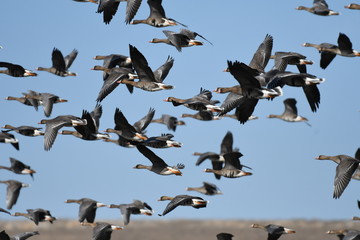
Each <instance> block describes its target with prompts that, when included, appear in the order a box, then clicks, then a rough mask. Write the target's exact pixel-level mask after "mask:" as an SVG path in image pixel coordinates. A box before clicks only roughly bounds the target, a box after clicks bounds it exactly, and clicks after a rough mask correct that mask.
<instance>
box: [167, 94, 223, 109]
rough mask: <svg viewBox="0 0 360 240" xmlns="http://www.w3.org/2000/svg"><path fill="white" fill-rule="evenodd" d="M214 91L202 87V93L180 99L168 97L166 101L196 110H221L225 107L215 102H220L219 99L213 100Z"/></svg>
mask: <svg viewBox="0 0 360 240" xmlns="http://www.w3.org/2000/svg"><path fill="white" fill-rule="evenodd" d="M211 98H212V93H211V92H210V91H209V90H205V89H202V88H200V93H199V94H197V95H195V96H194V97H192V98H187V99H180V98H175V97H168V98H166V99H165V100H164V101H165V102H171V103H172V104H173V106H174V107H177V106H180V105H184V106H185V107H187V108H190V109H192V110H195V111H206V110H208V111H213V112H220V111H222V110H223V109H222V108H221V107H218V106H216V105H215V104H217V103H219V101H217V100H211Z"/></svg>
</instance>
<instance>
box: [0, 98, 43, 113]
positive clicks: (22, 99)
mask: <svg viewBox="0 0 360 240" xmlns="http://www.w3.org/2000/svg"><path fill="white" fill-rule="evenodd" d="M5 100H8V101H18V102H19V103H22V104H24V105H26V106H33V107H34V108H35V110H36V111H37V110H38V105H37V103H36V105H35V106H34V105H33V102H32V101H31V100H32V99H27V98H25V97H13V96H8V97H6V98H5Z"/></svg>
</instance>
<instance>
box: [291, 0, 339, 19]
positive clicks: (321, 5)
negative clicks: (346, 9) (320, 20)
mask: <svg viewBox="0 0 360 240" xmlns="http://www.w3.org/2000/svg"><path fill="white" fill-rule="evenodd" d="M295 9H296V10H305V11H308V12H309V13H313V14H315V15H320V16H331V15H339V14H340V13H339V12H335V11H333V10H330V9H329V6H328V4H327V3H326V1H325V0H314V2H313V6H312V7H311V8H310V7H304V6H298V7H297V8H295Z"/></svg>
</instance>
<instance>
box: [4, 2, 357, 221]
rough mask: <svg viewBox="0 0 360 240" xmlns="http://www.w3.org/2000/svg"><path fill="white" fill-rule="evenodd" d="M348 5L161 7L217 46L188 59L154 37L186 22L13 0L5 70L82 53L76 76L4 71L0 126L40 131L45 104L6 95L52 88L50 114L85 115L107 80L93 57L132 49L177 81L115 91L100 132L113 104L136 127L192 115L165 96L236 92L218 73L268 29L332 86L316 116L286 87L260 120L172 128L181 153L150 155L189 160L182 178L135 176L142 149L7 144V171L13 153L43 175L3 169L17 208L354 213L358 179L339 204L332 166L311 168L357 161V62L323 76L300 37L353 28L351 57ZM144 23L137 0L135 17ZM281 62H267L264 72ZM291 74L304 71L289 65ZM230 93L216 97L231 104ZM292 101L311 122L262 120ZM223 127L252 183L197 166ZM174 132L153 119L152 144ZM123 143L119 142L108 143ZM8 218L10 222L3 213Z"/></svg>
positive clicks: (188, 51) (206, 214) (261, 107)
mask: <svg viewBox="0 0 360 240" xmlns="http://www.w3.org/2000/svg"><path fill="white" fill-rule="evenodd" d="M348 3H350V2H338V1H330V0H329V1H328V4H329V7H330V8H331V9H333V10H335V11H340V12H341V15H340V16H330V17H321V16H315V15H312V14H310V13H308V12H305V11H296V10H295V8H296V7H297V6H298V5H305V6H310V5H312V1H299V0H296V1H285V0H279V1H276V2H274V1H264V0H258V1H234V0H231V1H226V3H221V2H215V1H210V2H207V4H206V5H205V4H204V2H203V1H190V0H185V1H175V2H173V1H166V0H164V1H163V6H164V8H165V11H166V14H167V16H168V17H170V18H174V19H176V20H177V21H179V22H181V23H184V24H186V25H188V28H189V29H190V30H192V31H196V32H198V33H200V34H201V35H203V36H204V37H206V38H207V39H208V40H209V41H211V42H212V43H213V46H212V45H210V44H208V43H207V42H204V46H199V47H192V48H185V49H183V51H182V52H181V53H179V52H177V51H176V49H175V48H174V47H171V46H168V45H165V44H151V43H149V41H150V40H151V39H152V38H155V37H156V38H162V37H163V33H162V30H165V29H166V30H172V31H178V30H179V29H180V28H181V27H168V28H153V27H150V26H147V25H126V24H125V23H124V19H125V17H124V12H125V4H124V3H121V4H120V7H119V9H118V12H117V14H116V15H115V17H114V18H113V20H112V22H111V23H110V24H109V25H105V24H104V23H103V22H102V16H101V15H100V14H97V13H96V10H97V5H95V4H92V3H78V2H74V1H70V0H69V1H60V0H54V1H45V0H34V1H31V2H29V1H21V3H20V4H19V2H16V3H14V2H12V1H6V2H4V3H2V6H1V8H0V16H1V18H2V21H1V22H2V27H1V29H2V34H1V38H0V45H1V46H3V49H1V50H0V56H1V61H6V62H11V63H16V64H20V65H22V66H24V67H25V68H28V69H32V70H35V69H36V67H39V66H43V67H49V66H51V52H52V49H53V48H54V47H56V48H58V49H60V50H61V51H62V53H63V54H64V55H66V54H68V53H69V52H70V51H72V50H73V49H74V48H76V49H77V50H78V51H79V54H78V56H77V58H76V60H75V61H74V63H73V65H72V66H71V69H70V70H71V71H74V72H77V73H78V76H77V77H66V78H62V77H58V76H55V75H51V74H49V73H46V72H38V77H34V78H12V77H10V76H6V75H1V76H0V79H1V82H2V86H3V87H2V88H1V90H0V94H1V95H0V109H1V112H2V117H1V119H0V125H1V126H3V125H5V124H11V125H14V126H20V125H30V126H38V124H37V123H38V122H39V121H40V120H41V119H45V118H46V117H45V116H44V114H43V112H42V109H39V111H38V112H36V111H35V110H34V109H33V108H31V107H27V106H24V105H22V104H20V103H17V102H10V101H5V100H1V99H4V98H5V97H7V96H21V93H22V92H26V91H27V90H30V89H31V90H35V91H38V92H50V93H54V94H57V95H58V96H60V97H62V98H65V99H67V100H68V102H67V103H61V104H57V105H55V106H54V109H53V112H52V116H51V118H53V117H56V116H58V115H66V114H72V115H77V116H81V112H82V110H83V109H86V110H89V111H91V110H92V109H93V108H94V107H95V104H96V102H95V99H96V97H97V94H98V91H99V89H100V87H101V85H102V73H101V72H95V71H91V70H90V68H92V67H93V66H94V65H97V64H101V63H102V62H100V61H96V60H93V59H92V57H94V56H96V55H106V54H111V53H118V54H124V55H129V50H128V45H129V44H131V45H134V46H135V47H136V48H138V50H139V51H141V52H142V53H143V54H144V55H145V57H146V58H147V60H148V62H149V64H150V66H151V67H152V68H153V69H156V68H157V67H158V66H160V65H161V64H163V63H164V62H165V60H166V59H167V57H168V56H169V55H170V56H172V57H173V58H174V59H175V62H174V66H173V68H172V69H171V71H170V73H169V75H168V77H167V78H166V80H165V83H167V84H171V85H174V86H175V88H174V89H172V90H169V91H160V92H145V91H142V90H140V89H135V90H134V93H133V94H129V93H128V91H127V90H126V89H125V86H119V87H117V89H115V90H114V91H113V93H111V94H110V95H109V96H108V97H107V98H106V99H105V100H103V102H102V104H103V116H102V118H101V120H100V130H105V129H106V128H112V127H114V122H113V116H114V112H115V108H117V107H118V108H120V109H121V110H122V111H123V113H124V115H125V116H126V117H127V119H128V121H129V122H130V123H134V122H135V121H137V120H138V119H140V118H141V117H143V116H144V115H145V114H146V113H147V112H148V110H149V108H150V107H153V108H155V109H156V113H155V117H156V118H157V117H160V116H161V114H164V113H166V114H171V115H174V116H177V117H180V116H181V114H182V113H193V112H192V110H189V109H187V108H185V107H183V106H179V107H176V108H175V107H174V106H172V104H171V103H166V102H164V101H163V99H165V98H166V97H169V96H174V97H179V98H188V97H192V96H194V95H196V94H197V93H198V92H199V90H200V88H201V87H202V88H205V89H209V90H214V89H215V88H216V87H220V86H233V85H236V84H237V82H236V81H235V79H234V78H233V77H232V76H231V75H230V74H229V73H224V72H222V70H223V69H224V68H225V67H226V61H227V60H232V61H234V60H239V61H241V62H245V63H249V62H250V60H251V58H252V55H253V54H254V52H255V50H256V49H257V47H258V45H259V44H260V43H261V42H262V41H263V39H264V37H265V35H266V34H270V35H272V36H273V37H274V47H273V52H275V51H294V52H299V53H302V54H304V55H306V56H307V58H308V59H310V60H313V61H314V62H315V64H314V65H312V66H309V67H308V72H309V73H311V74H314V75H316V76H318V77H322V78H325V79H326V81H325V82H324V83H323V84H321V85H319V90H320V92H321V104H320V108H319V110H318V111H317V112H316V113H313V112H311V110H310V107H309V106H308V103H307V101H306V98H305V96H304V94H303V92H302V90H301V89H298V88H291V87H285V88H284V89H283V91H284V96H282V97H279V98H276V99H275V100H274V101H266V100H261V101H260V102H259V103H258V105H257V107H256V109H255V112H254V115H256V116H258V117H259V119H258V120H254V121H250V122H247V123H246V124H245V125H240V124H239V122H237V121H235V120H233V119H222V120H220V121H211V122H202V121H198V120H194V119H187V118H186V119H184V121H186V126H180V127H178V129H177V131H176V132H175V133H173V134H174V136H175V137H174V140H177V141H180V142H182V143H183V147H182V148H180V149H153V151H154V152H155V153H156V154H157V155H158V156H160V157H161V158H163V159H164V160H165V161H166V162H167V163H168V164H169V165H175V164H177V163H184V164H185V166H186V167H185V169H184V170H183V176H182V177H177V176H159V175H156V174H154V173H152V172H149V171H146V170H138V169H133V167H134V166H135V165H136V164H138V163H142V164H145V165H146V164H149V161H148V160H147V159H146V158H144V157H143V156H142V155H141V154H140V153H139V152H138V151H137V150H136V149H125V148H121V147H119V146H116V145H114V144H112V143H106V142H102V141H92V142H90V141H83V140H81V139H77V138H75V137H72V136H58V138H57V139H56V142H55V144H54V145H53V148H52V149H51V151H49V152H45V151H44V150H43V139H42V137H35V138H30V137H25V136H22V135H18V134H16V137H17V138H18V139H19V141H20V151H16V150H15V149H14V148H13V147H12V146H10V145H7V144H6V145H5V144H0V149H1V152H2V154H1V158H0V164H1V165H9V160H8V158H9V157H14V158H16V159H19V160H21V161H23V162H25V163H27V164H29V165H30V166H31V167H32V168H33V169H35V170H37V172H38V173H36V174H35V180H34V181H32V180H31V178H30V177H29V176H26V175H24V176H21V175H15V174H13V173H11V172H7V171H5V170H3V171H1V180H7V179H17V180H19V181H22V182H25V183H29V184H31V186H30V187H29V188H25V189H23V190H22V191H21V195H20V198H19V200H18V203H17V204H16V205H15V206H14V207H13V209H12V210H11V211H12V212H15V211H18V212H24V211H25V210H26V209H28V208H39V207H41V208H46V209H49V210H50V211H51V212H52V214H53V215H54V216H56V217H58V218H67V219H77V212H78V205H76V204H72V205H71V204H65V203H64V201H65V200H66V199H69V198H75V199H77V198H82V197H89V198H93V199H95V200H98V201H100V202H103V203H106V204H111V203H114V204H119V203H130V202H131V201H132V200H133V199H140V200H143V201H145V202H147V203H148V204H149V205H151V206H152V207H153V209H154V210H155V212H156V213H161V212H162V211H163V209H164V208H165V206H166V204H167V203H166V202H158V201H157V199H158V198H159V197H160V196H162V195H169V196H174V195H178V194H184V193H188V194H192V195H198V196H201V197H204V198H205V199H207V200H209V201H210V203H209V204H208V206H207V208H203V209H199V210H196V209H193V208H185V207H182V208H178V209H175V210H174V211H173V212H171V213H169V214H168V215H166V216H165V217H162V218H161V217H158V216H157V214H156V215H154V216H153V217H139V216H136V217H133V218H132V219H133V220H134V219H147V220H151V219H154V220H159V219H162V220H165V219H179V218H195V219H223V220H226V219H291V218H305V219H326V220H330V219H350V218H351V217H352V216H353V215H356V214H358V213H359V210H358V209H357V205H356V200H357V199H359V198H360V196H359V190H358V189H359V186H360V185H359V184H360V183H359V182H357V181H354V180H352V181H351V182H350V184H349V186H348V187H347V189H346V190H345V191H344V193H343V195H342V196H341V198H340V199H338V200H334V199H332V192H333V180H334V176H335V167H336V164H335V163H333V162H330V161H316V160H314V158H315V157H316V156H318V155H320V154H324V155H337V154H347V155H350V156H353V155H354V153H355V151H356V149H357V148H358V147H359V145H358V143H359V130H360V129H359V120H360V112H359V110H360V106H359V98H358V88H359V86H360V83H359V79H358V69H357V68H358V66H359V64H360V59H356V58H345V57H340V56H337V57H336V58H335V59H334V60H333V62H332V63H331V64H330V66H329V67H328V68H327V69H326V70H323V69H321V68H320V67H319V61H320V56H319V54H318V52H317V51H316V50H315V49H313V48H304V47H302V46H301V44H302V43H304V42H310V43H321V42H329V43H334V44H336V41H337V37H338V35H339V32H342V33H345V34H346V35H347V36H348V37H349V38H350V39H351V41H352V43H353V48H354V49H358V50H359V49H360V33H359V31H358V26H357V23H359V21H360V12H359V11H356V10H349V9H345V8H344V5H346V4H348ZM148 14H149V8H148V5H147V4H146V1H143V3H142V5H141V7H140V9H139V11H138V13H137V15H136V17H135V19H144V18H146V17H147V16H148ZM272 65H273V62H272V61H270V62H269V64H268V66H267V68H266V69H267V70H269V69H270V68H271V67H272ZM288 70H289V71H297V70H296V68H294V67H293V66H290V67H288ZM225 97H226V96H225V95H220V94H216V93H214V94H213V99H218V100H220V101H223V100H224V99H225ZM288 97H291V98H296V99H297V102H298V104H297V106H298V112H299V114H300V115H302V116H304V117H307V118H308V119H309V123H310V124H311V125H312V127H309V126H307V125H306V124H305V123H287V122H283V121H280V120H277V119H267V118H266V116H267V115H268V114H281V113H282V112H283V108H284V107H283V100H285V99H286V98H288ZM227 131H231V132H232V133H233V135H234V147H238V148H240V151H241V153H242V154H243V155H244V156H243V157H242V158H241V160H242V163H243V164H245V165H248V166H250V167H252V169H253V170H252V173H253V175H252V176H249V177H243V178H238V179H225V178H222V179H221V180H220V181H218V180H216V179H215V178H214V177H213V175H212V174H208V173H204V172H202V170H203V169H205V168H207V167H210V162H205V163H203V164H202V165H201V166H200V167H197V166H195V162H196V160H197V157H195V156H192V153H193V152H195V151H199V152H205V151H214V152H218V151H219V150H220V142H221V140H222V138H223V137H224V135H225V134H226V132H227ZM168 132H169V131H168V130H167V128H166V127H165V126H164V125H160V124H151V125H150V126H149V127H148V129H147V134H148V136H156V135H160V134H161V133H168ZM112 138H113V139H116V136H114V135H113V136H112ZM203 181H207V182H212V183H215V184H216V185H217V186H218V187H219V188H220V190H221V191H222V192H223V193H224V194H223V195H220V196H210V197H208V196H203V195H200V194H198V193H196V192H185V191H184V189H185V188H186V187H189V186H192V187H194V186H200V185H201V184H202V182H203ZM0 193H1V194H0V197H1V196H2V199H1V198H0V207H5V194H6V186H5V185H1V186H0ZM119 216H120V213H119V211H117V210H114V209H104V208H103V209H99V210H98V212H97V217H98V218H99V219H119ZM0 218H2V219H11V218H10V217H7V216H5V215H4V214H2V215H0Z"/></svg>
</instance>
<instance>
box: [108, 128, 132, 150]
mask: <svg viewBox="0 0 360 240" xmlns="http://www.w3.org/2000/svg"><path fill="white" fill-rule="evenodd" d="M110 131H111V130H110ZM114 131H115V132H116V130H114ZM104 142H112V143H115V144H116V145H119V146H121V147H125V148H134V147H136V145H135V144H134V141H131V140H128V139H126V138H123V137H122V136H120V135H118V139H117V140H114V139H110V138H108V139H104Z"/></svg>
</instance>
